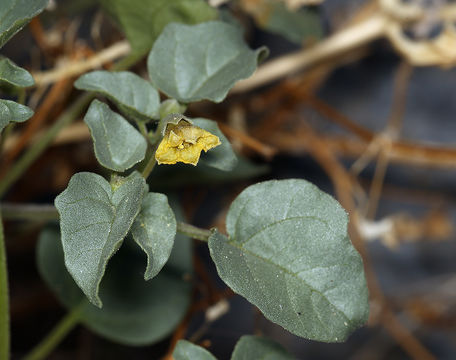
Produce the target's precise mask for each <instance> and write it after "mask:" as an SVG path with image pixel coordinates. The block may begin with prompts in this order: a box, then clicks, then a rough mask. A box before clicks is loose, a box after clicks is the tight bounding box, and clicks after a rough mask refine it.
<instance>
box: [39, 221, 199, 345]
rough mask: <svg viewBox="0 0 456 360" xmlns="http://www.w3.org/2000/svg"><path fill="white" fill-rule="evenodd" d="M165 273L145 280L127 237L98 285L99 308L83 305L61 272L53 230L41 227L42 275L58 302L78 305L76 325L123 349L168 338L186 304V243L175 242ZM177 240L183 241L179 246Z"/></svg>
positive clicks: (56, 232) (188, 262) (58, 244)
mask: <svg viewBox="0 0 456 360" xmlns="http://www.w3.org/2000/svg"><path fill="white" fill-rule="evenodd" d="M179 240H180V241H179V243H178V246H175V248H174V249H173V252H172V254H171V257H170V260H169V261H168V263H167V265H166V266H165V268H164V269H163V270H162V271H161V272H160V274H159V275H158V276H157V277H155V278H154V279H152V280H150V281H147V282H146V281H144V279H143V277H142V272H143V270H144V268H143V266H144V260H145V259H144V255H143V253H142V252H141V250H140V249H139V248H138V247H137V246H136V245H135V244H134V243H133V241H132V240H131V239H129V238H127V240H126V242H125V244H124V245H123V246H122V248H121V249H120V250H119V252H118V253H117V254H116V256H114V257H113V258H112V260H111V261H110V264H109V267H108V269H107V270H106V274H105V276H104V278H103V282H102V284H101V286H100V294H101V296H102V298H103V302H104V305H103V309H99V308H97V307H95V306H93V305H91V304H89V303H88V302H87V301H86V300H84V294H83V293H82V292H81V290H80V289H79V288H78V287H77V286H76V284H75V282H74V280H73V279H72V278H71V276H70V274H69V273H68V271H67V269H66V268H65V264H64V258H63V250H62V245H61V242H60V234H59V230H58V227H55V226H52V227H48V228H46V229H45V230H44V231H43V232H42V233H41V235H40V238H39V242H38V246H37V262H38V269H39V271H40V274H41V276H42V277H43V279H44V280H45V281H46V283H47V284H48V285H49V287H50V288H51V289H52V290H53V292H54V293H55V294H56V296H57V298H58V299H59V300H60V302H61V303H62V304H63V305H64V306H65V307H67V308H68V309H71V308H73V307H75V306H78V305H79V304H80V303H81V302H82V301H85V302H86V305H85V306H84V307H83V309H82V314H81V322H82V323H83V324H84V325H85V326H87V327H88V328H89V329H91V330H92V331H94V332H95V333H97V334H99V335H101V336H103V337H106V338H108V339H111V340H113V341H116V342H119V343H122V344H126V345H137V346H138V345H149V344H152V343H155V342H157V341H160V340H161V339H163V338H165V337H166V336H168V335H169V334H170V333H171V332H172V331H173V329H174V328H175V327H176V326H177V325H178V324H179V323H180V322H181V321H182V319H183V317H184V316H185V313H186V311H187V308H188V306H189V304H190V292H191V284H190V282H188V281H185V280H183V279H184V278H188V276H189V275H188V274H189V273H190V272H191V250H190V247H191V242H190V241H186V240H188V239H179ZM181 240H182V241H181Z"/></svg>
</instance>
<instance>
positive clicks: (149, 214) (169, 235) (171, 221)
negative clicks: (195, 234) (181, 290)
mask: <svg viewBox="0 0 456 360" xmlns="http://www.w3.org/2000/svg"><path fill="white" fill-rule="evenodd" d="M131 234H132V236H133V239H134V240H135V241H136V243H137V244H138V245H139V246H140V247H141V249H143V251H144V252H145V253H146V255H147V268H146V272H145V273H144V279H145V280H150V279H152V278H153V277H154V276H156V275H157V274H158V273H159V272H160V270H161V269H162V267H163V266H164V265H165V263H166V262H167V261H168V258H169V255H170V254H171V250H172V249H173V244H174V237H175V236H176V218H175V217H174V213H173V210H171V207H170V206H169V204H168V198H167V197H166V195H163V194H158V193H148V194H147V195H146V196H144V199H143V201H142V207H141V211H140V212H139V214H138V216H137V217H136V219H135V221H134V223H133V226H132V227H131Z"/></svg>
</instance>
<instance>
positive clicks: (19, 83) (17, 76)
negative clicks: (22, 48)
mask: <svg viewBox="0 0 456 360" xmlns="http://www.w3.org/2000/svg"><path fill="white" fill-rule="evenodd" d="M2 82H3V83H6V84H9V85H12V86H16V87H27V86H32V85H33V84H34V83H35V82H34V81H33V77H32V75H31V74H30V73H29V72H28V71H27V70H25V69H23V68H21V67H19V66H17V65H16V64H14V63H13V62H12V61H11V60H9V59H7V58H0V85H1V83H2Z"/></svg>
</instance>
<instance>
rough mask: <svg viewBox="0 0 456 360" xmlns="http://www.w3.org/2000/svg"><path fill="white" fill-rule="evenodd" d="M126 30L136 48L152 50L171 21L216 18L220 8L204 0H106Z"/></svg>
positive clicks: (188, 22) (182, 21) (107, 6)
mask: <svg viewBox="0 0 456 360" xmlns="http://www.w3.org/2000/svg"><path fill="white" fill-rule="evenodd" d="M102 4H103V6H104V8H105V9H107V10H108V12H109V13H110V14H111V15H113V17H114V18H115V19H116V20H117V22H118V23H119V25H120V27H121V28H122V29H123V31H124V32H125V35H126V37H127V38H128V41H129V42H130V44H131V46H132V48H133V50H134V51H135V52H137V53H142V54H144V53H146V52H147V51H149V50H150V49H151V47H152V45H153V43H154V41H155V39H156V38H157V37H158V36H159V35H160V33H161V32H162V30H163V28H164V27H165V26H166V25H167V24H168V23H170V22H180V23H186V24H196V23H199V22H201V21H208V20H213V19H215V18H216V17H217V11H216V10H215V9H214V8H212V7H211V6H209V5H208V4H207V2H206V1H204V0H172V1H170V0H102Z"/></svg>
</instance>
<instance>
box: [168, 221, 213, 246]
mask: <svg viewBox="0 0 456 360" xmlns="http://www.w3.org/2000/svg"><path fill="white" fill-rule="evenodd" d="M177 231H178V232H180V233H182V234H184V235H187V236H190V237H191V238H193V239H196V240H200V241H204V242H208V240H209V236H211V234H212V232H211V231H210V230H206V229H201V228H199V227H196V226H193V225H191V224H187V223H184V222H181V221H178V222H177Z"/></svg>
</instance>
